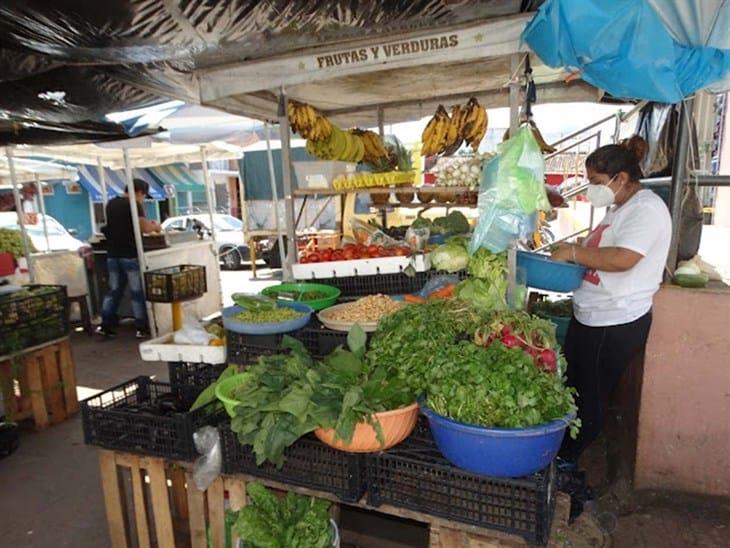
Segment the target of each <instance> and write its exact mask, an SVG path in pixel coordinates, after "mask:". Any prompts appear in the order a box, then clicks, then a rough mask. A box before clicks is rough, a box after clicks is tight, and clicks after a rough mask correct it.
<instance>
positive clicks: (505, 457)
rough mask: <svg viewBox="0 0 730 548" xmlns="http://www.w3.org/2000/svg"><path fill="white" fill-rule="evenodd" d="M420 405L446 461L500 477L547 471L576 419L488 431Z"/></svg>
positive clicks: (482, 473) (566, 418) (421, 403)
mask: <svg viewBox="0 0 730 548" xmlns="http://www.w3.org/2000/svg"><path fill="white" fill-rule="evenodd" d="M419 403H420V405H421V412H422V413H423V414H424V415H426V417H427V418H428V422H429V424H430V426H431V433H432V434H433V439H434V441H435V442H436V445H437V446H438V448H439V451H441V453H442V454H443V456H444V457H446V460H448V461H449V462H450V463H451V464H453V465H454V466H458V467H459V468H463V469H464V470H468V471H469V472H474V473H475V474H480V475H483V476H491V477H497V478H519V477H522V476H527V475H529V474H533V473H535V472H537V471H539V470H543V469H544V468H546V467H547V466H548V465H549V464H550V463H551V462H552V460H553V459H554V458H555V456H556V455H557V454H558V449H560V444H561V443H562V441H563V436H564V434H565V429H566V428H567V427H568V421H571V420H573V418H575V415H574V414H569V415H567V416H566V417H565V419H560V420H556V421H553V422H548V423H546V424H541V425H539V426H532V427H529V428H485V427H482V426H474V425H471V424H465V423H463V422H457V421H454V420H451V419H449V418H447V417H444V416H443V415H439V414H438V413H436V412H435V411H433V410H431V409H429V408H428V407H426V406H425V405H424V404H423V402H422V401H421V402H419Z"/></svg>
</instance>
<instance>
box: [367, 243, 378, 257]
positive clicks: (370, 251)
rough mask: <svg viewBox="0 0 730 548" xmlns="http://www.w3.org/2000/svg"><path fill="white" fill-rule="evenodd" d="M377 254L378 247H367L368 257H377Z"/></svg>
mask: <svg viewBox="0 0 730 548" xmlns="http://www.w3.org/2000/svg"><path fill="white" fill-rule="evenodd" d="M377 253H378V246H377V245H372V244H371V245H369V246H368V255H370V256H371V257H377Z"/></svg>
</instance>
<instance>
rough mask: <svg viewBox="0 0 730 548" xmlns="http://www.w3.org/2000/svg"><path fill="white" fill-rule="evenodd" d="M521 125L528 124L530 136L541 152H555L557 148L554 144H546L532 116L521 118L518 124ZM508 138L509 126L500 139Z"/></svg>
mask: <svg viewBox="0 0 730 548" xmlns="http://www.w3.org/2000/svg"><path fill="white" fill-rule="evenodd" d="M520 125H521V126H529V127H530V130H531V131H532V136H533V137H534V138H535V141H537V146H539V147H540V150H541V151H542V153H543V154H553V153H554V152H557V151H558V149H557V148H555V147H554V146H552V145H550V144H548V142H547V141H546V140H545V138H544V137H543V136H542V133H541V132H540V130H539V129H538V127H537V124H536V123H535V121H534V120H533V119H532V118H529V119H528V120H523V121H522V123H521V124H520ZM509 138H510V134H509V128H508V129H507V130H506V131H505V132H504V135H503V136H502V141H506V140H507V139H509Z"/></svg>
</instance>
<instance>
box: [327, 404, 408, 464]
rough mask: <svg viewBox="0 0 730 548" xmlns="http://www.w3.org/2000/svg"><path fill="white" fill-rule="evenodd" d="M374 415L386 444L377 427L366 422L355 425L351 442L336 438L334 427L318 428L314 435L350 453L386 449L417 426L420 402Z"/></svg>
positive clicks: (401, 439) (397, 442)
mask: <svg viewBox="0 0 730 548" xmlns="http://www.w3.org/2000/svg"><path fill="white" fill-rule="evenodd" d="M373 417H374V418H375V420H377V421H379V422H380V426H381V428H382V429H383V437H384V438H385V445H380V442H379V441H378V436H377V434H376V433H375V429H374V428H373V427H372V426H370V425H369V424H368V423H366V422H359V423H357V424H356V425H355V433H354V434H353V436H352V442H350V443H349V444H346V443H345V442H343V441H342V440H341V439H335V431H334V430H333V429H332V428H328V429H324V428H317V429H316V430H315V431H314V435H315V436H317V438H318V439H319V441H321V442H322V443H324V444H326V445H329V446H330V447H334V448H335V449H339V450H340V451H346V452H348V453H376V452H378V451H384V450H385V449H390V448H391V447H393V446H394V445H397V444H399V443H400V442H402V441H403V440H404V439H406V438H407V437H408V436H409V435H410V434H411V432H413V429H414V428H415V427H416V419H418V403H412V404H411V405H409V406H407V407H401V408H400V409H395V410H393V411H382V412H381V413H375V415H373Z"/></svg>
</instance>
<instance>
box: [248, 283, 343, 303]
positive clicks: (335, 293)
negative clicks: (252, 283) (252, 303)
mask: <svg viewBox="0 0 730 548" xmlns="http://www.w3.org/2000/svg"><path fill="white" fill-rule="evenodd" d="M307 291H319V292H321V293H325V294H326V295H327V296H326V297H323V298H321V299H316V300H314V301H296V302H299V303H302V304H306V305H307V306H310V307H312V308H313V309H314V310H324V309H325V308H328V307H330V306H332V305H333V304H335V303H336V302H337V299H339V298H340V294H341V293H342V292H341V291H340V290H339V289H337V288H336V287H332V286H331V285H325V284H313V283H299V284H292V283H283V284H279V285H273V286H271V287H267V288H266V289H264V290H263V291H262V292H261V293H262V294H263V295H266V296H267V297H270V298H272V299H277V300H282V301H284V302H286V301H288V299H278V298H277V296H276V295H277V293H280V292H285V293H306V292H307Z"/></svg>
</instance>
